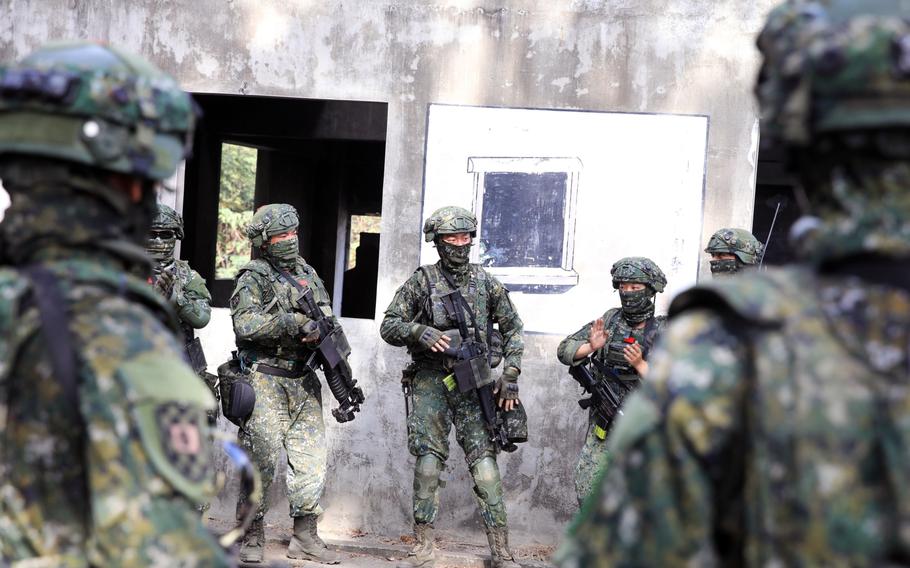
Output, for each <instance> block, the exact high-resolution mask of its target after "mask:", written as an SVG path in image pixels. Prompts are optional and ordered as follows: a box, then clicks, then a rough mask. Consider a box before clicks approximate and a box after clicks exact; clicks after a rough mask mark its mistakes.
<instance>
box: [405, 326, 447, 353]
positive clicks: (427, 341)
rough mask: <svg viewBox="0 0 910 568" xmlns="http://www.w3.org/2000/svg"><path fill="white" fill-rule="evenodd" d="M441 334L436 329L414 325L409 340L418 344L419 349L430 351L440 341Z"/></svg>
mask: <svg viewBox="0 0 910 568" xmlns="http://www.w3.org/2000/svg"><path fill="white" fill-rule="evenodd" d="M443 335H444V334H443V333H442V332H441V331H439V330H438V329H436V328H435V327H430V326H428V325H420V324H419V323H418V324H414V325H413V326H412V327H411V339H412V340H414V341H415V342H417V343H419V344H420V345H421V347H424V348H425V349H430V348H431V347H433V346H434V345H436V343H437V342H438V341H439V340H440V339H442V337H443Z"/></svg>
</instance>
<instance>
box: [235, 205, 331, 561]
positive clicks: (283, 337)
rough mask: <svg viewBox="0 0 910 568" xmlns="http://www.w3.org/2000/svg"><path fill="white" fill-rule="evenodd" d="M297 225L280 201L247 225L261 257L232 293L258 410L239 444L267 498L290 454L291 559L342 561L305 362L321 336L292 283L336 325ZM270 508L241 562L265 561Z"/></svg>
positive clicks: (318, 389)
mask: <svg viewBox="0 0 910 568" xmlns="http://www.w3.org/2000/svg"><path fill="white" fill-rule="evenodd" d="M298 224H299V221H298V217H297V211H296V210H295V209H294V208H293V207H291V206H290V205H285V204H280V203H279V204H272V205H265V206H263V207H260V208H259V210H258V211H256V213H255V215H253V218H252V220H251V221H250V223H249V225H247V228H246V234H247V237H249V239H250V240H251V242H252V244H253V247H254V248H256V249H258V250H259V251H260V253H261V257H260V258H259V259H256V260H253V261H250V262H249V263H248V264H246V265H245V266H244V267H243V268H241V269H240V272H239V274H238V275H237V286H236V287H235V288H234V293H233V294H232V295H231V317H232V318H233V320H234V333H235V334H236V336H237V347H238V349H239V356H240V360H241V365H242V367H243V368H244V369H246V370H247V371H248V374H247V377H246V378H247V380H248V381H249V383H250V384H251V385H252V387H253V390H254V391H255V393H256V406H255V408H254V409H253V413H252V415H250V417H249V418H248V419H247V420H246V421H245V423H244V424H243V426H242V428H241V436H240V439H241V441H242V442H243V444H244V446H245V447H246V448H247V449H248V451H249V452H250V455H251V456H252V458H253V461H254V462H255V463H256V466H257V467H258V468H259V472H260V474H261V476H262V487H263V494H264V495H267V494H268V490H269V487H270V486H271V484H272V480H273V479H274V477H275V458H276V457H277V456H278V455H279V454H280V453H281V450H282V449H284V450H285V451H286V452H287V460H288V471H287V487H288V502H289V503H290V514H291V517H293V518H294V536H293V537H292V538H291V543H290V545H289V546H288V550H287V556H288V557H289V558H303V559H307V560H312V561H315V562H321V563H324V564H337V563H338V562H339V561H340V556H339V555H338V554H337V553H335V552H333V551H331V550H329V549H328V548H327V547H326V545H325V543H324V542H323V541H322V539H320V538H319V536H318V534H317V532H316V520H317V518H318V517H319V515H321V514H322V507H321V506H320V504H319V500H320V498H321V497H322V491H323V488H324V487H325V474H326V464H327V455H326V441H325V424H324V423H323V420H322V386H321V384H320V382H319V378H318V377H317V376H316V373H314V372H313V370H312V369H310V368H309V367H307V366H306V365H305V364H304V362H305V360H306V359H307V358H308V357H309V355H310V353H311V352H312V350H311V349H310V347H309V345H308V344H310V343H313V342H315V341H316V340H318V339H319V337H318V333H319V332H318V329H317V326H316V324H315V322H314V321H313V320H311V319H310V318H309V317H307V316H306V315H304V314H303V313H301V312H300V311H299V309H297V308H296V301H297V298H298V297H299V296H300V292H299V291H298V288H297V286H295V285H294V284H293V283H292V282H290V281H289V278H293V279H295V280H296V281H297V283H298V284H299V285H300V286H306V287H308V288H309V289H310V290H312V291H313V295H314V299H315V301H316V303H317V304H318V306H319V307H320V309H322V311H323V313H324V314H325V315H326V316H328V317H330V318H332V320H333V321H334V322H335V324H336V325H338V322H337V321H335V318H334V316H333V315H332V300H331V298H329V294H328V292H326V290H325V286H324V285H323V283H322V280H321V279H320V278H319V275H318V274H316V270H314V269H313V267H312V266H310V265H309V264H307V263H306V262H305V261H304V260H303V258H301V257H300V247H299V245H298V241H297V227H298ZM283 273H284V274H283ZM285 275H287V276H285ZM241 498H243V496H241ZM267 510H268V503H267V501H266V500H265V499H264V500H263V501H262V504H261V505H260V508H259V513H258V514H257V516H256V519H255V520H254V521H253V524H252V525H251V527H250V530H249V531H248V532H247V535H246V537H245V538H244V541H243V546H242V548H241V551H240V559H241V560H243V561H244V562H262V560H263V553H264V546H265V533H264V526H263V516H264V515H265V513H266V511H267Z"/></svg>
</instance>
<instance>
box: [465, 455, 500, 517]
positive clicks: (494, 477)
mask: <svg viewBox="0 0 910 568" xmlns="http://www.w3.org/2000/svg"><path fill="white" fill-rule="evenodd" d="M471 476H472V477H473V478H474V492H475V493H476V494H477V497H478V498H479V499H480V500H481V501H483V502H484V503H485V504H486V505H488V506H495V505H498V504H499V503H501V502H502V480H501V479H500V477H499V467H497V466H496V460H495V459H493V458H491V457H485V458H482V459H480V460H478V461H477V462H475V463H474V465H472V466H471Z"/></svg>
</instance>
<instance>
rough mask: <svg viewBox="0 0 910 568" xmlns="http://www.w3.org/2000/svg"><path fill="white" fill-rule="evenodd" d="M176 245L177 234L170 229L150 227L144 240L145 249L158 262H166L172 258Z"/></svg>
mask: <svg viewBox="0 0 910 568" xmlns="http://www.w3.org/2000/svg"><path fill="white" fill-rule="evenodd" d="M176 246H177V234H176V233H175V232H174V231H173V230H172V229H152V230H151V232H149V238H148V240H147V241H146V242H145V251H146V252H147V253H148V255H149V256H150V257H152V260H154V261H155V262H156V263H158V264H163V263H167V262H168V261H170V260H171V259H172V258H174V249H175V248H176Z"/></svg>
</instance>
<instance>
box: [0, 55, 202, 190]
mask: <svg viewBox="0 0 910 568" xmlns="http://www.w3.org/2000/svg"><path fill="white" fill-rule="evenodd" d="M197 113H198V108H197V107H196V106H195V103H193V100H192V98H191V97H190V95H189V94H187V93H186V92H184V91H183V90H182V89H181V88H180V86H179V85H178V84H177V82H176V81H174V79H172V78H171V77H169V76H168V75H166V74H165V73H163V72H161V71H160V70H159V69H157V68H156V67H154V66H153V65H152V64H150V63H149V62H148V61H145V60H143V59H142V58H139V57H136V56H134V55H131V54H128V53H125V52H123V51H120V50H119V49H116V48H113V47H110V46H104V45H100V44H96V43H90V42H61V43H54V44H48V45H46V46H44V47H42V48H39V49H38V50H36V51H34V52H32V53H31V54H30V55H28V56H26V57H25V58H24V59H22V60H21V61H20V62H18V63H14V64H8V65H4V66H0V154H4V153H26V154H32V155H42V156H46V157H54V158H60V159H63V160H67V161H72V162H78V163H81V164H86V165H89V166H93V167H97V168H101V169H104V170H108V171H114V172H119V173H124V174H128V175H135V176H139V177H143V178H150V179H156V180H162V179H165V178H167V177H169V176H171V175H172V174H173V173H174V171H175V170H176V169H177V166H178V164H179V163H180V161H181V160H183V159H184V158H185V157H186V156H187V155H188V154H189V149H190V148H191V145H192V138H193V128H194V125H195V122H196V115H197Z"/></svg>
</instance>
